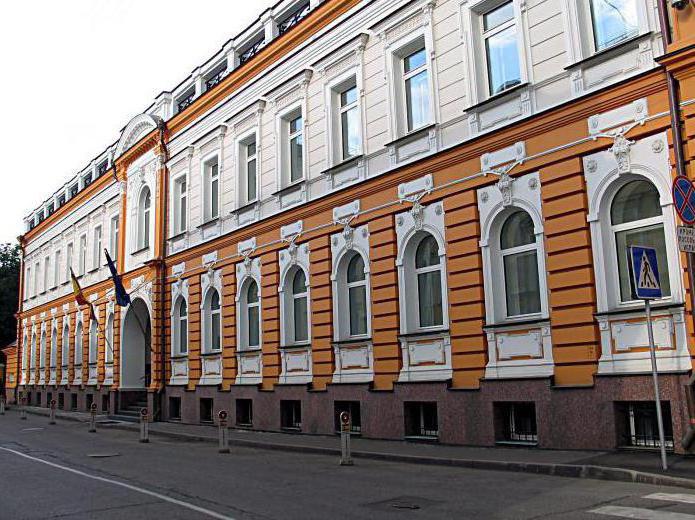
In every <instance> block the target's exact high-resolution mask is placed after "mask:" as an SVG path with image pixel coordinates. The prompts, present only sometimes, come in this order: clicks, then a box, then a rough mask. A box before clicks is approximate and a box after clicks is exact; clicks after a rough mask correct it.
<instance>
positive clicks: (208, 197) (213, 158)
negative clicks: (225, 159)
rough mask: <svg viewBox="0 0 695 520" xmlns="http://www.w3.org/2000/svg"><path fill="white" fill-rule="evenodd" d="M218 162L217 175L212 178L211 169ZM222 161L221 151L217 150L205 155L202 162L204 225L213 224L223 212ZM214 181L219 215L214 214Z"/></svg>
mask: <svg viewBox="0 0 695 520" xmlns="http://www.w3.org/2000/svg"><path fill="white" fill-rule="evenodd" d="M214 162H217V175H216V176H215V177H213V176H212V174H211V171H210V167H211V165H212V164H213V163H214ZM221 169H222V160H221V156H220V151H219V150H215V151H214V152H210V153H209V154H207V155H205V156H204V157H203V158H201V160H200V175H201V181H202V182H201V191H202V200H203V205H202V210H203V215H202V216H203V224H207V223H208V222H212V221H214V220H216V219H218V218H219V217H220V212H221V210H222V172H221ZM213 180H216V181H217V214H216V215H213V213H212V209H213V208H212V203H213V200H212V184H213Z"/></svg>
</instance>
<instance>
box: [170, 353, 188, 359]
mask: <svg viewBox="0 0 695 520" xmlns="http://www.w3.org/2000/svg"><path fill="white" fill-rule="evenodd" d="M171 359H176V360H181V359H188V354H173V355H172V356H171Z"/></svg>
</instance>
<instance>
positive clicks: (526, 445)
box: [495, 441, 538, 448]
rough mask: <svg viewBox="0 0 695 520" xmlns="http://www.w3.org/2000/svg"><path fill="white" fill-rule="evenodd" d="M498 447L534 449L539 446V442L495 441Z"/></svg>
mask: <svg viewBox="0 0 695 520" xmlns="http://www.w3.org/2000/svg"><path fill="white" fill-rule="evenodd" d="M495 444H496V445H497V446H511V447H518V448H533V447H536V446H538V441H495Z"/></svg>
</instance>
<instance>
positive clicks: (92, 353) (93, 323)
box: [87, 320, 99, 365]
mask: <svg viewBox="0 0 695 520" xmlns="http://www.w3.org/2000/svg"><path fill="white" fill-rule="evenodd" d="M88 347H89V348H88V354H87V358H88V359H87V362H88V363H89V364H90V365H94V364H96V363H97V360H98V359H99V324H98V322H97V320H90V323H89V345H88Z"/></svg>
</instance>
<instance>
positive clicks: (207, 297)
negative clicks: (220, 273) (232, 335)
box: [202, 287, 224, 354]
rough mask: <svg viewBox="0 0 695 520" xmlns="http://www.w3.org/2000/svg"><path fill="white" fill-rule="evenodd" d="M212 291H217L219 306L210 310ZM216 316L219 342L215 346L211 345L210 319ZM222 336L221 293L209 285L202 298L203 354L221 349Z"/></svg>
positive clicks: (213, 352)
mask: <svg viewBox="0 0 695 520" xmlns="http://www.w3.org/2000/svg"><path fill="white" fill-rule="evenodd" d="M213 291H214V292H216V293H217V296H218V298H219V302H220V308H219V309H217V310H214V311H213V310H212V309H211V308H210V304H211V302H212V296H213ZM215 316H217V317H218V319H219V322H220V344H219V346H218V347H217V348H213V345H212V321H213V318H214V317H215ZM223 336H224V331H223V323H222V293H221V292H220V291H219V290H218V289H217V288H216V287H210V288H208V289H207V290H206V291H205V294H204V298H203V348H202V353H203V354H216V353H219V352H221V351H222V340H223Z"/></svg>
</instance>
